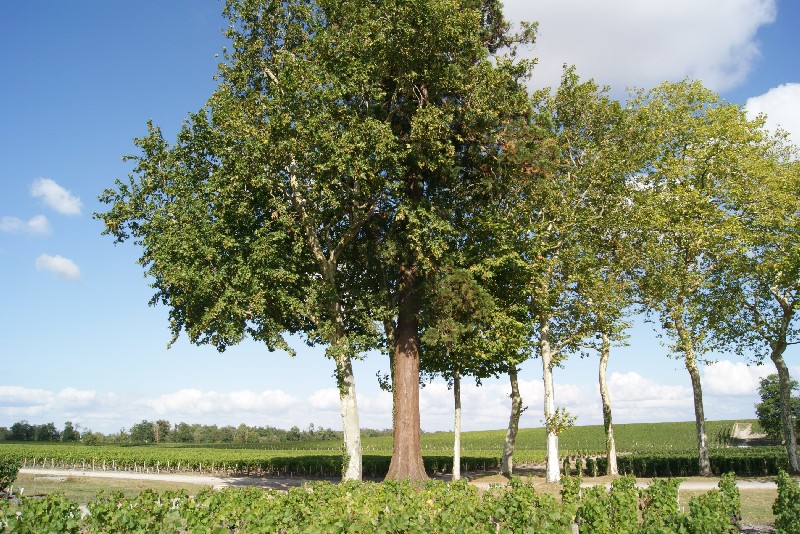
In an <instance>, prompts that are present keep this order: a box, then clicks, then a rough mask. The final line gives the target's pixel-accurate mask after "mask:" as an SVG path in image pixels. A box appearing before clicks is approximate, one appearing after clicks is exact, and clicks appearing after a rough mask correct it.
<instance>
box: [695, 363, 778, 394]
mask: <svg viewBox="0 0 800 534" xmlns="http://www.w3.org/2000/svg"><path fill="white" fill-rule="evenodd" d="M770 372H774V369H773V370H770V366H767V365H753V366H749V365H746V364H745V363H743V362H735V363H734V362H732V361H730V360H720V361H718V362H716V363H713V364H711V365H707V366H706V367H705V368H704V369H703V387H704V393H708V394H710V395H730V396H746V395H755V394H757V393H758V383H759V380H760V379H761V378H764V377H765V376H767V375H768V374H770Z"/></svg>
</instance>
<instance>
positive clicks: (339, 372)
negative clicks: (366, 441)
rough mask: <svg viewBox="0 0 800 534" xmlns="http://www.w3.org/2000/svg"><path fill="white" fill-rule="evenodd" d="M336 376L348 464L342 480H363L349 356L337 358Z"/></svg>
mask: <svg viewBox="0 0 800 534" xmlns="http://www.w3.org/2000/svg"><path fill="white" fill-rule="evenodd" d="M336 377H337V381H338V382H339V406H340V408H341V412H342V428H343V429H344V451H345V460H346V465H343V466H342V480H358V481H360V480H361V477H362V467H361V426H360V425H359V421H358V404H357V402H356V381H355V377H354V376H353V365H352V361H351V359H350V357H349V356H346V355H344V354H340V355H339V356H338V357H337V358H336Z"/></svg>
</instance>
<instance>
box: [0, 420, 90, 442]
mask: <svg viewBox="0 0 800 534" xmlns="http://www.w3.org/2000/svg"><path fill="white" fill-rule="evenodd" d="M80 439H81V433H80V431H79V429H78V428H77V426H75V425H73V424H72V421H67V422H66V423H64V429H63V430H62V431H60V432H59V431H58V429H57V428H56V425H55V424H54V423H45V424H41V425H32V424H30V423H28V421H25V420H23V421H18V422H16V423H14V424H13V425H11V428H7V427H4V426H0V441H79V440H80Z"/></svg>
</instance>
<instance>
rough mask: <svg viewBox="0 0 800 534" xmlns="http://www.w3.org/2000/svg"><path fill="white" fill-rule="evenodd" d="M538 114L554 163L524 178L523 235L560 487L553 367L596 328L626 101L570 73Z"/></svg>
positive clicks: (541, 98) (551, 470) (537, 99)
mask: <svg viewBox="0 0 800 534" xmlns="http://www.w3.org/2000/svg"><path fill="white" fill-rule="evenodd" d="M534 109H535V112H536V119H535V122H536V124H537V125H538V126H539V127H540V128H545V129H546V130H547V131H548V132H549V134H548V136H549V140H548V142H547V143H546V144H547V146H548V147H549V151H550V152H549V158H550V161H549V163H548V164H547V165H546V167H545V168H544V169H539V168H537V169H536V170H537V172H539V173H540V176H539V178H538V179H536V180H520V186H521V187H522V188H523V189H522V190H521V195H520V196H521V201H520V202H519V204H518V206H517V209H516V213H517V224H518V230H517V233H516V235H517V237H518V239H519V244H518V246H519V247H520V248H519V251H520V255H519V261H520V262H521V263H522V264H523V269H524V270H525V271H526V277H525V278H526V280H527V288H526V289H527V295H526V300H527V302H528V313H529V317H530V320H531V322H532V324H533V325H534V329H535V334H534V337H535V339H536V343H537V355H538V356H539V358H540V359H541V362H542V379H543V382H544V420H545V424H546V426H547V480H548V481H549V482H557V481H558V479H559V465H558V433H559V431H560V430H561V429H562V424H563V422H564V421H563V420H562V419H563V417H562V416H563V414H564V412H563V410H558V411H557V410H556V408H555V400H554V387H553V368H554V367H555V366H559V365H561V363H562V362H563V360H564V359H565V358H566V357H567V356H568V355H569V354H570V353H572V352H575V351H577V350H579V348H580V347H581V345H582V342H583V340H584V339H585V338H586V337H588V336H589V335H591V334H593V333H594V331H595V326H596V321H595V317H594V314H593V313H592V309H591V305H592V297H593V292H594V291H595V288H594V284H593V283H592V273H593V272H594V271H595V270H596V268H597V263H596V255H595V253H594V251H593V249H592V245H593V242H592V240H591V238H590V236H591V234H592V233H593V232H595V230H594V229H595V228H596V227H598V226H602V225H601V224H600V223H601V220H602V218H603V217H604V209H605V208H607V204H606V203H607V201H608V200H607V198H606V197H607V194H608V192H609V185H608V184H609V179H610V178H612V177H613V176H610V175H607V174H606V173H602V172H598V166H599V165H600V164H601V163H600V162H601V161H602V157H601V156H602V154H601V151H600V149H601V147H602V146H604V145H609V144H611V143H613V142H615V137H614V136H615V135H616V133H615V129H614V125H613V121H612V120H611V118H612V116H614V115H615V114H618V113H619V104H618V103H616V102H614V101H612V100H611V99H609V98H608V97H607V96H606V95H605V94H604V92H603V91H601V90H600V89H599V88H598V87H597V85H596V84H595V83H594V82H592V81H588V82H581V81H580V79H579V78H578V75H577V74H576V73H575V70H574V69H572V68H568V69H565V71H564V74H563V76H562V80H561V85H560V86H559V88H558V89H557V90H556V91H555V93H552V94H551V93H550V92H549V91H544V92H539V93H537V94H536V95H535V96H534ZM535 135H539V133H536V134H535ZM529 169H530V170H531V171H532V170H534V169H532V168H530V167H529Z"/></svg>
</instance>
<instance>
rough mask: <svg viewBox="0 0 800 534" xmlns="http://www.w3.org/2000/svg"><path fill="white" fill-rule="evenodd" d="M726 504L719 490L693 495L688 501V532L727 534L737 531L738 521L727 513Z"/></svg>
mask: <svg viewBox="0 0 800 534" xmlns="http://www.w3.org/2000/svg"><path fill="white" fill-rule="evenodd" d="M727 512H728V506H726V503H725V500H724V498H723V496H722V494H721V493H720V491H719V490H715V489H714V490H711V491H709V492H708V493H705V494H703V495H700V496H699V497H693V498H692V499H691V500H690V501H689V518H688V521H687V522H686V526H687V527H688V531H689V532H696V533H697V534H728V533H734V532H739V526H738V523H737V522H735V521H732V520H731V516H730V515H728V513H727Z"/></svg>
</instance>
